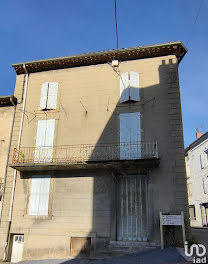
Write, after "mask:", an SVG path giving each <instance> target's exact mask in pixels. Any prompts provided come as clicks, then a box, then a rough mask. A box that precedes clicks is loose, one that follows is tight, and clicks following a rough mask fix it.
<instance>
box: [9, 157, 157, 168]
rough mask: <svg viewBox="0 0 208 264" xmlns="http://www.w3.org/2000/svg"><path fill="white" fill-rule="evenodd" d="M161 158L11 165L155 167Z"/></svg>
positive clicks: (43, 166) (27, 166) (16, 165)
mask: <svg viewBox="0 0 208 264" xmlns="http://www.w3.org/2000/svg"><path fill="white" fill-rule="evenodd" d="M159 163H160V159H159V158H152V159H137V160H116V161H112V160H109V161H88V162H80V163H71V162H48V163H34V162H33V163H15V164H9V166H10V167H11V168H13V169H16V170H18V171H44V170H45V171H49V170H80V169H115V170H120V169H129V168H131V169H138V168H143V169H153V168H155V167H158V166H159Z"/></svg>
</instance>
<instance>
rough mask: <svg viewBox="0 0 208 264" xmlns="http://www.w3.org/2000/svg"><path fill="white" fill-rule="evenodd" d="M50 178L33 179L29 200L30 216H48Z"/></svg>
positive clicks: (39, 177)
mask: <svg viewBox="0 0 208 264" xmlns="http://www.w3.org/2000/svg"><path fill="white" fill-rule="evenodd" d="M49 192H50V176H35V177H33V178H32V183H31V188H30V198H29V209H28V214H29V215H37V216H38V215H42V216H44V215H45V216H46V215H48V203H49Z"/></svg>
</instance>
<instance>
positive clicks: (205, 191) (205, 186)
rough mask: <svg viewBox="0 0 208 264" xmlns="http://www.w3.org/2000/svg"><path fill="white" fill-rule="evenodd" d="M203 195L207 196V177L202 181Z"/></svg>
mask: <svg viewBox="0 0 208 264" xmlns="http://www.w3.org/2000/svg"><path fill="white" fill-rule="evenodd" d="M203 185H204V193H205V194H208V177H206V178H204V179H203Z"/></svg>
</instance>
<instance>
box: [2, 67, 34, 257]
mask: <svg viewBox="0 0 208 264" xmlns="http://www.w3.org/2000/svg"><path fill="white" fill-rule="evenodd" d="M23 69H24V71H25V80H24V98H23V106H22V115H21V120H20V129H19V137H18V141H17V151H19V148H20V143H21V137H22V128H23V121H24V112H25V103H26V95H27V87H28V79H29V73H28V71H27V69H26V67H25V64H23ZM16 180H17V170H14V176H13V185H12V195H11V203H10V210H9V226H8V231H7V240H6V244H5V249H4V257H3V261H5V260H6V259H7V255H8V245H9V239H10V229H11V223H12V212H13V205H14V193H15V187H16Z"/></svg>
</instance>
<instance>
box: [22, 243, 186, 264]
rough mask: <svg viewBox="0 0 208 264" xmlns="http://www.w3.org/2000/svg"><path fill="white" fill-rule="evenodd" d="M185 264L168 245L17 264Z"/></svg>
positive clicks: (179, 255)
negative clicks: (108, 255)
mask: <svg viewBox="0 0 208 264" xmlns="http://www.w3.org/2000/svg"><path fill="white" fill-rule="evenodd" d="M83 263H88V264H187V263H188V262H187V261H186V260H185V259H184V258H183V257H182V256H181V254H180V253H179V252H178V250H177V249H176V248H173V247H170V248H166V249H164V250H161V249H154V250H151V251H145V252H139V253H131V254H127V255H124V256H120V257H114V258H108V259H101V260H96V259H81V258H75V259H65V260H63V259H62V260H61V259H59V260H57V259H56V260H51V259H48V260H39V261H36V260H30V261H22V262H19V264H83Z"/></svg>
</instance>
